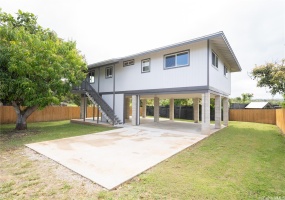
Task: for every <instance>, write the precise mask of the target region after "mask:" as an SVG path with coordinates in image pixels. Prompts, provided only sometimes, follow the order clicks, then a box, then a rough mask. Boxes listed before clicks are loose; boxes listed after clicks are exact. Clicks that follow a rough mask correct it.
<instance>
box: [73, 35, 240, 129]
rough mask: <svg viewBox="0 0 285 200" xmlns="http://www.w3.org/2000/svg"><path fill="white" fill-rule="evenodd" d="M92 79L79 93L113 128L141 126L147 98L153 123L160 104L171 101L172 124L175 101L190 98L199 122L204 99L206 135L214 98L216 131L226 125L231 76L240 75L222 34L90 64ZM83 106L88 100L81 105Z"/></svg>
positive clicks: (235, 59) (82, 86) (83, 84)
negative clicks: (127, 124)
mask: <svg viewBox="0 0 285 200" xmlns="http://www.w3.org/2000/svg"><path fill="white" fill-rule="evenodd" d="M88 70H89V75H88V78H87V79H86V80H85V81H84V82H83V83H82V85H81V86H80V87H77V88H75V90H74V91H75V92H77V93H81V94H82V95H83V96H84V94H86V95H87V96H88V97H89V98H90V99H91V101H92V102H94V103H95V105H97V106H98V107H99V109H100V110H101V111H102V113H103V120H105V121H109V122H110V123H112V124H117V123H124V122H125V119H128V118H129V114H128V113H129V109H130V106H129V105H130V100H131V102H132V124H133V125H139V124H140V118H139V107H140V100H142V104H143V116H145V110H146V101H145V100H146V99H154V121H155V122H158V121H159V99H170V116H169V118H170V120H173V119H174V99H183V98H184V99H186V98H187V99H188V98H192V99H193V102H194V121H195V122H198V121H199V116H198V115H199V99H201V100H202V122H201V123H202V130H209V128H210V98H215V109H216V110H215V115H216V117H215V121H216V128H220V127H221V102H222V105H223V108H224V109H223V112H224V113H223V115H224V124H225V125H227V123H228V96H229V95H230V94H231V73H234V72H240V71H241V67H240V65H239V63H238V60H237V58H236V56H235V55H234V52H233V50H232V49H231V47H230V44H229V42H228V41H227V39H226V37H225V35H224V33H223V32H218V33H214V34H211V35H206V36H203V37H199V38H195V39H192V40H189V41H185V42H181V43H177V44H173V45H169V46H165V47H162V48H157V49H153V50H149V51H145V52H142V53H138V54H133V55H130V56H126V57H122V58H116V59H110V60H106V61H102V62H97V63H94V64H90V65H88ZM82 102H83V103H82V105H83V104H85V105H86V103H84V100H82Z"/></svg>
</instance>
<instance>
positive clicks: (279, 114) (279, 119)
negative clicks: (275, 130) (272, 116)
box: [276, 109, 285, 134]
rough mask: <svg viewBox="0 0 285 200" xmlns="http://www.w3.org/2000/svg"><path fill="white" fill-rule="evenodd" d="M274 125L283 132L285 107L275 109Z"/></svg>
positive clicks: (284, 130)
mask: <svg viewBox="0 0 285 200" xmlns="http://www.w3.org/2000/svg"><path fill="white" fill-rule="evenodd" d="M276 125H277V126H278V127H279V128H280V129H281V131H282V132H283V133H284V134H285V109H278V110H276Z"/></svg>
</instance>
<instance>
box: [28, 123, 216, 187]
mask: <svg viewBox="0 0 285 200" xmlns="http://www.w3.org/2000/svg"><path fill="white" fill-rule="evenodd" d="M162 123H165V125H167V126H168V128H161V127H159V126H161V124H162ZM172 123H173V124H171V122H168V124H167V122H160V123H156V124H154V125H147V124H145V125H141V126H135V127H134V126H126V127H124V128H120V129H115V130H111V131H106V132H101V133H96V134H89V135H83V136H77V137H71V138H64V139H59V140H52V141H46V142H40V143H33V144H27V145H26V146H27V147H29V148H31V149H33V150H35V151H37V152H39V153H40V154H43V155H45V156H47V157H49V158H50V159H52V160H54V161H56V162H58V163H60V164H62V165H64V166H65V167H67V168H69V169H71V170H73V171H75V172H77V173H79V174H80V175H82V176H84V177H86V178H88V179H90V180H92V181H94V182H95V183H97V184H99V185H101V186H103V187H105V188H107V189H109V190H110V189H113V188H116V187H117V186H119V185H120V184H122V183H124V182H125V181H127V180H129V179H131V178H133V177H134V176H136V175H138V174H140V173H142V172H143V171H145V170H147V169H149V168H151V167H153V166H154V165H156V164H158V163H160V162H162V161H163V160H165V159H167V158H169V157H171V156H172V155H174V154H176V153H178V152H180V151H181V150H183V149H185V148H187V147H189V146H191V145H193V144H195V143H197V142H198V141H200V140H202V139H203V138H205V137H207V136H208V135H202V134H200V133H199V127H197V125H196V124H192V125H193V126H192V127H193V128H192V129H191V128H187V129H186V130H188V131H185V130H184V131H183V130H182V127H183V124H187V126H188V127H191V126H189V123H182V122H180V123H178V124H177V123H176V122H175V123H174V122H172ZM175 125H176V126H177V127H179V129H178V130H175V128H171V127H174V126H175ZM190 125H191V124H190ZM164 127H166V126H164ZM213 131H214V130H213ZM213 131H212V132H213Z"/></svg>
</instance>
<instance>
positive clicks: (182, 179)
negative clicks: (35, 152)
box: [0, 121, 285, 199]
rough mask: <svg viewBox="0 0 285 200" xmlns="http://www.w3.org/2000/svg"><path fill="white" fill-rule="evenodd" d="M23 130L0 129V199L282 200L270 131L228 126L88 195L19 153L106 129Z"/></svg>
mask: <svg viewBox="0 0 285 200" xmlns="http://www.w3.org/2000/svg"><path fill="white" fill-rule="evenodd" d="M28 126H29V130H28V131H23V132H18V133H15V132H14V131H11V129H13V128H14V125H2V126H1V133H0V150H1V149H2V150H7V151H2V153H1V151H0V157H1V155H3V158H6V159H5V162H3V163H1V162H0V169H1V170H2V172H4V180H6V181H5V182H3V183H2V185H1V183H0V199H1V195H2V197H4V199H5V197H7V198H11V199H13V197H15V198H19V199H29V198H30V197H33V198H39V197H41V198H47V199H50V198H55V199H58V198H60V199H62V198H63V199H68V198H71V197H72V198H77V199H88V198H89V199H92V198H93V199H97V198H99V199H285V181H284V180H285V137H284V135H282V134H281V133H280V131H279V129H278V128H277V127H276V126H274V125H266V124H257V123H246V122H230V125H229V127H227V128H224V129H222V130H221V131H218V132H216V133H215V134H213V135H211V136H209V137H208V138H206V139H205V140H203V141H201V142H199V143H198V144H196V145H195V146H192V147H189V148H187V149H186V150H184V151H182V152H180V153H178V154H177V155H175V156H173V157H171V158H169V159H167V160H165V161H163V162H162V163H160V164H158V165H157V166H155V167H153V168H152V169H150V170H148V171H146V172H144V173H143V174H141V175H139V176H138V177H136V178H134V179H132V180H130V181H129V182H127V183H125V184H123V185H122V186H120V187H119V188H117V189H116V190H113V191H105V190H98V191H96V192H93V193H90V192H88V191H87V189H85V188H84V187H83V186H82V185H81V183H80V182H79V183H77V182H78V181H71V182H69V181H67V180H56V177H57V175H56V174H52V173H51V172H52V170H51V169H49V170H47V171H48V172H49V173H51V174H42V171H43V170H45V169H43V168H39V166H40V164H39V163H37V162H34V161H31V160H29V159H27V158H25V157H23V156H22V155H20V154H19V152H21V149H22V147H23V145H24V144H26V143H32V142H39V141H44V140H52V139H59V138H64V137H70V136H77V135H83V134H88V133H94V132H99V131H104V130H110V129H111V128H107V127H99V126H96V127H95V126H86V125H78V124H70V123H69V122H68V121H61V122H45V123H33V124H32V123H31V124H28ZM19 149H20V150H19ZM13 152H14V153H13ZM9 156H10V157H9ZM8 157H9V159H7V158H8ZM17 161H18V162H17ZM42 167H43V166H42ZM5 177H6V179H5ZM48 179H49V180H48ZM0 180H1V176H0ZM52 181H53V183H51V182H52ZM76 184H78V185H76ZM28 194H29V195H31V196H28ZM15 195H18V196H15Z"/></svg>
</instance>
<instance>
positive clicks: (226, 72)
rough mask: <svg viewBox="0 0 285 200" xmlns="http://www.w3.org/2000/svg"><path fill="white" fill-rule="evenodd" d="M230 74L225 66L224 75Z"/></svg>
mask: <svg viewBox="0 0 285 200" xmlns="http://www.w3.org/2000/svg"><path fill="white" fill-rule="evenodd" d="M227 74H228V68H227V67H226V66H225V65H224V75H225V76H227Z"/></svg>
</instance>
